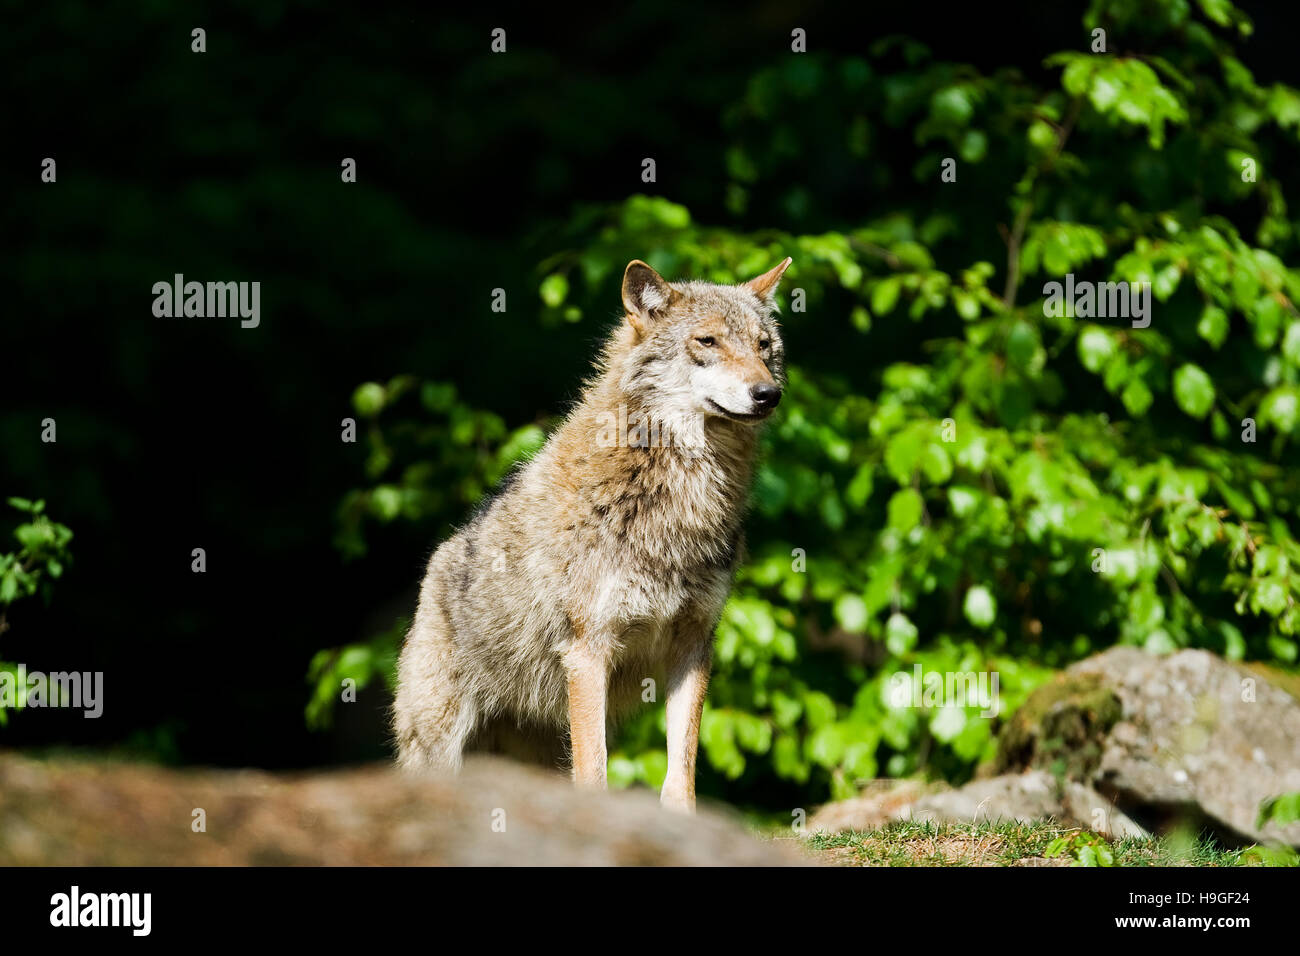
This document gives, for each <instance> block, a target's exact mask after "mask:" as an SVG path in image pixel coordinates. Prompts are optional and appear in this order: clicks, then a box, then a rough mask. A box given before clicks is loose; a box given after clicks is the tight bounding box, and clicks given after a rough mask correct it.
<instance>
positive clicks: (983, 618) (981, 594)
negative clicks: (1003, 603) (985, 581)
mask: <svg viewBox="0 0 1300 956" xmlns="http://www.w3.org/2000/svg"><path fill="white" fill-rule="evenodd" d="M962 612H963V613H964V614H965V615H966V620H968V621H970V622H971V623H972V624H974V625H975V626H976V627H978V628H979V629H980V630H982V631H985V630H988V628H989V627H990V626H991V625H992V624H993V621H994V619H995V618H996V617H997V614H998V602H997V598H995V597H994V596H993V592H992V591H990V590H989V589H988V588H986V587H985V586H984V585H982V584H977V585H975V586H974V587H972V588H970V589H969V590H968V591H967V592H966V600H965V601H964V602H963V603H962Z"/></svg>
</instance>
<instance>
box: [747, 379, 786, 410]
mask: <svg viewBox="0 0 1300 956" xmlns="http://www.w3.org/2000/svg"><path fill="white" fill-rule="evenodd" d="M749 397H750V398H752V399H753V400H754V404H755V405H757V406H758V407H759V408H776V406H777V403H778V402H780V401H781V390H780V389H779V388H777V387H776V386H775V385H768V384H767V383H766V382H765V383H763V384H762V385H753V386H751V387H750V389H749Z"/></svg>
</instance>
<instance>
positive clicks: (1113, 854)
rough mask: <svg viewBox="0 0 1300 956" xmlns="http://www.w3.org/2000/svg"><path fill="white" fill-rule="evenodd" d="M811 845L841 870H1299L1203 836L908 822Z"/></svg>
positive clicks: (1289, 861) (1266, 853) (1281, 854)
mask: <svg viewBox="0 0 1300 956" xmlns="http://www.w3.org/2000/svg"><path fill="white" fill-rule="evenodd" d="M805 845H806V847H807V849H808V850H809V851H810V852H811V853H812V854H813V855H814V856H815V857H816V858H817V860H818V862H821V863H827V864H831V865H839V866H1209V867H1228V866H1260V865H1265V866H1267V865H1273V866H1277V865H1283V866H1287V865H1290V866H1295V865H1297V857H1296V854H1295V853H1294V852H1293V851H1289V850H1275V849H1272V848H1268V847H1248V848H1246V849H1242V850H1229V849H1225V848H1223V847H1222V846H1220V845H1219V844H1218V843H1217V842H1216V841H1215V840H1214V839H1213V838H1211V837H1208V836H1204V835H1197V834H1190V833H1182V834H1178V833H1176V834H1173V835H1171V836H1167V837H1151V838H1148V839H1132V838H1126V839H1122V840H1115V841H1107V840H1106V839H1104V838H1103V837H1100V836H1097V835H1096V834H1094V833H1089V832H1088V831H1086V830H1080V829H1078V828H1069V827H1063V826H1060V825H1058V824H1053V823H1014V822H999V823H989V822H985V823H934V822H931V821H924V822H918V821H907V822H898V823H891V824H889V825H887V826H884V827H881V828H879V829H876V830H866V831H852V830H851V831H846V832H843V833H830V834H828V833H815V834H812V835H811V836H810V837H809V838H808V840H807V841H806V844H805Z"/></svg>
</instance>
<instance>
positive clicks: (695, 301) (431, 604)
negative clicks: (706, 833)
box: [393, 258, 791, 812]
mask: <svg viewBox="0 0 1300 956" xmlns="http://www.w3.org/2000/svg"><path fill="white" fill-rule="evenodd" d="M790 263H791V260H790V259H789V258H786V259H785V260H784V261H782V262H781V263H780V264H779V265H777V266H776V267H775V268H773V269H771V270H770V271H768V272H765V273H764V274H763V275H760V276H758V277H757V278H754V279H751V280H750V281H748V282H745V283H742V284H739V285H718V284H713V283H708V282H701V281H682V282H674V283H670V282H668V281H666V280H665V279H664V278H663V277H662V276H661V275H659V273H657V272H656V271H655V270H654V269H652V268H651V267H650V266H648V265H647V264H646V263H644V262H642V261H641V260H639V259H638V260H634V261H633V262H631V263H629V264H628V266H627V269H626V270H625V271H624V274H623V284H622V300H623V308H624V318H623V321H621V322H619V323H618V324H617V326H616V327H615V328H614V329H613V331H612V332H611V334H610V335H609V337H608V339H607V340H606V342H605V345H604V348H603V350H602V352H601V354H600V357H599V359H598V361H597V364H596V371H595V374H594V375H593V377H592V378H591V379H590V380H589V381H588V382H587V383H586V385H585V387H584V389H583V391H582V394H581V398H580V400H579V401H578V402H577V404H576V405H575V407H574V408H573V409H572V411H571V412H570V413H569V415H568V416H567V418H566V419H565V420H564V422H563V423H562V424H561V425H560V426H559V427H558V428H557V429H556V430H555V431H554V432H553V433H552V434H551V436H550V437H549V439H548V440H547V442H546V444H545V445H544V446H543V447H542V448H541V450H540V451H538V453H537V454H536V455H535V456H534V457H533V458H532V459H531V460H530V461H528V462H527V463H526V464H524V465H522V466H520V467H518V468H517V469H516V470H515V471H514V472H512V473H511V474H510V475H508V476H507V477H506V479H505V480H504V481H503V482H502V487H501V488H500V489H499V490H498V491H497V493H496V494H495V496H494V497H492V498H491V499H490V500H488V501H486V502H485V503H484V504H483V505H481V506H480V508H479V510H478V512H477V513H476V514H475V515H474V517H473V518H472V519H470V521H469V522H468V523H467V524H466V525H465V526H464V527H462V528H461V529H460V530H459V531H458V532H457V533H456V534H454V535H453V536H452V537H451V538H449V539H448V540H447V541H445V542H444V543H443V544H442V545H441V546H440V547H439V548H438V549H437V550H436V551H435V552H434V554H433V556H432V558H430V560H429V564H428V570H427V573H426V574H425V576H424V580H423V582H422V584H421V587H420V597H419V605H418V607H417V609H416V614H415V618H414V621H413V623H412V625H411V628H410V631H409V632H408V633H407V635H406V640H405V642H404V644H403V647H402V651H401V654H400V657H399V661H398V683H397V692H396V699H395V702H394V706H393V731H394V735H395V737H396V743H397V752H398V763H399V765H400V766H403V767H406V768H411V769H420V768H442V769H453V770H454V769H456V768H458V767H459V766H460V763H461V759H462V756H463V755H464V754H465V753H466V752H479V751H490V752H498V753H505V754H509V755H513V756H516V757H520V758H523V759H528V760H531V761H539V762H544V763H550V764H551V765H552V766H556V767H562V766H564V765H565V764H567V765H568V767H569V769H570V772H571V773H572V776H573V779H574V780H575V781H576V782H577V783H578V784H581V785H590V786H597V787H603V786H604V785H605V778H606V759H607V758H606V744H605V741H606V731H607V728H608V726H610V725H611V724H612V722H613V721H614V720H616V719H617V718H618V717H619V716H620V715H621V714H625V713H626V712H627V711H628V710H629V709H631V708H632V707H634V706H636V705H638V704H639V703H640V702H641V696H642V691H643V687H648V686H660V684H659V683H658V682H659V681H661V680H663V681H665V682H666V683H664V684H663V685H662V686H664V687H665V688H666V691H667V696H666V705H665V706H666V713H667V746H668V772H667V776H666V778H665V780H664V784H663V788H662V790H661V793H660V800H661V803H662V804H663V805H664V806H666V807H668V808H670V809H674V810H679V811H684V812H691V811H692V810H693V809H694V806H695V758H696V751H697V748H698V743H699V729H700V713H701V710H702V708H703V706H704V698H705V692H706V689H707V687H708V680H709V672H710V667H711V664H712V652H713V634H714V629H715V628H716V627H717V624H718V619H719V617H720V615H721V613H722V606H723V603H724V602H725V601H726V599H727V594H728V592H729V590H730V588H731V581H732V578H733V575H734V573H735V569H736V566H737V564H738V563H739V561H740V559H741V554H742V548H743V543H742V528H741V525H742V519H743V517H744V513H745V510H746V504H747V501H748V498H749V493H750V484H751V478H752V475H753V471H754V459H755V450H756V444H757V431H758V426H759V425H760V424H761V423H762V422H764V421H765V420H766V419H767V418H768V417H769V416H770V415H771V413H772V411H773V410H774V409H775V408H776V407H777V404H778V403H779V402H780V399H781V394H782V391H783V389H784V387H785V383H786V376H785V350H784V346H783V344H782V341H781V332H780V328H779V326H778V323H777V318H776V313H777V307H776V302H775V292H776V288H777V284H778V283H779V282H780V280H781V277H782V275H783V274H784V273H785V271H786V269H787V268H788V267H789V265H790ZM647 680H654V681H655V682H656V683H655V684H654V685H647V684H644V683H643V682H645V681H647Z"/></svg>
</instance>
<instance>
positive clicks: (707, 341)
mask: <svg viewBox="0 0 1300 956" xmlns="http://www.w3.org/2000/svg"><path fill="white" fill-rule="evenodd" d="M695 341H697V342H699V343H700V344H701V345H703V346H704V347H705V348H712V347H713V346H715V345H717V344H718V341H717V339H715V338H714V337H713V336H711V335H701V336H699V337H698V338H696V340H695Z"/></svg>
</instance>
